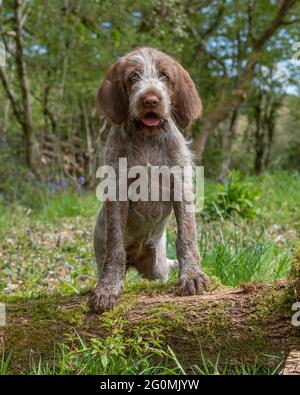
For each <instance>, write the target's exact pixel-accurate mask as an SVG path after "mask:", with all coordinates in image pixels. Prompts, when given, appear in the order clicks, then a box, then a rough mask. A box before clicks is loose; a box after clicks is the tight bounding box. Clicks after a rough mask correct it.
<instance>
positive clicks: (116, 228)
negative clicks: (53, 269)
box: [90, 201, 128, 313]
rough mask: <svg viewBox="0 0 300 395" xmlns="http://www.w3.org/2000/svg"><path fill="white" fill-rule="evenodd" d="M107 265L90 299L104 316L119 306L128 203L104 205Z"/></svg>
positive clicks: (105, 264) (124, 265)
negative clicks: (117, 304)
mask: <svg viewBox="0 0 300 395" xmlns="http://www.w3.org/2000/svg"><path fill="white" fill-rule="evenodd" d="M104 216H105V261H104V265H103V268H102V272H101V273H100V278H99V280H98V283H97V285H96V287H95V288H94V290H93V293H92V296H91V298H90V306H91V307H92V309H93V310H95V311H97V312H99V313H103V312H104V311H108V310H111V309H112V308H113V307H114V306H115V305H116V303H117V301H118V299H119V297H120V295H121V291H122V288H123V281H124V276H125V271H126V253H125V249H124V232H125V227H126V223H127V216H128V203H127V202H110V201H106V202H105V203H104Z"/></svg>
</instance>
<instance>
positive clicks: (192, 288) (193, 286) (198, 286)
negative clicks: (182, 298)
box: [179, 271, 210, 296]
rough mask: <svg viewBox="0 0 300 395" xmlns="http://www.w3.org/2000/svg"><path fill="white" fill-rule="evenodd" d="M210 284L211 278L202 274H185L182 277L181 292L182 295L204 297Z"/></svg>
mask: <svg viewBox="0 0 300 395" xmlns="http://www.w3.org/2000/svg"><path fill="white" fill-rule="evenodd" d="M209 284H210V279H209V277H208V276H207V275H206V274H205V273H203V272H202V271H200V272H192V273H189V274H187V273H185V274H182V275H181V276H180V288H179V292H180V294H181V295H186V296H187V295H202V294H203V292H204V290H207V288H208V286H209Z"/></svg>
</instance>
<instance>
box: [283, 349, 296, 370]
mask: <svg viewBox="0 0 300 395" xmlns="http://www.w3.org/2000/svg"><path fill="white" fill-rule="evenodd" d="M282 373H283V374H284V375H286V376H291V375H293V376H294V375H297V376H298V375H300V351H291V352H290V353H289V355H288V357H287V360H286V363H285V366H284V369H283V372H282Z"/></svg>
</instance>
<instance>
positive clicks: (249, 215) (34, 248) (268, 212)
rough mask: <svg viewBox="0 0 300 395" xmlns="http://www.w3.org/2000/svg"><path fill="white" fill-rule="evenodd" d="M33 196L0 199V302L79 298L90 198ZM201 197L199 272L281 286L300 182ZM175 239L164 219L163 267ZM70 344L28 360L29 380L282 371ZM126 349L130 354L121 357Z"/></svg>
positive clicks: (296, 222)
mask: <svg viewBox="0 0 300 395" xmlns="http://www.w3.org/2000/svg"><path fill="white" fill-rule="evenodd" d="M36 188H37V190H34V189H33V191H32V192H30V193H29V192H28V190H29V188H27V190H26V191H24V192H23V194H22V195H21V196H15V195H12V196H11V198H10V201H9V202H8V201H7V200H5V195H4V194H3V196H2V201H1V200H0V210H1V211H0V212H1V214H0V271H1V277H0V301H2V302H5V303H11V302H13V301H16V300H26V299H31V298H36V297H39V296H41V295H45V294H47V295H49V294H59V295H74V294H75V295H76V294H77V295H78V294H81V293H86V292H87V291H88V290H90V289H91V288H92V286H93V285H94V283H95V276H96V265H95V260H94V256H93V249H92V232H93V225H94V222H95V216H96V214H97V211H98V208H99V205H100V203H99V202H98V201H97V199H96V196H95V194H94V193H84V192H74V191H69V190H66V191H60V192H56V193H50V192H45V190H44V189H43V190H42V191H41V190H40V189H38V187H36ZM249 190H250V191H252V194H250V195H249V193H248V192H249ZM205 194H206V196H205V199H206V203H205V207H204V211H203V212H202V213H201V214H199V215H197V223H198V227H199V229H198V233H199V249H200V252H201V257H202V267H203V268H204V270H205V271H206V273H207V274H208V275H209V276H210V277H211V278H213V280H214V281H213V284H220V285H225V286H229V287H235V286H239V285H241V284H243V283H248V282H272V281H275V280H279V279H282V278H286V277H287V275H288V273H289V270H290V267H291V262H292V257H293V249H295V247H296V246H297V240H299V235H300V175H299V174H297V173H295V174H289V173H286V172H276V173H273V174H270V173H265V174H262V175H261V176H259V177H251V178H249V179H247V180H243V179H239V178H236V179H235V181H234V183H232V184H231V186H230V188H227V189H226V188H225V189H224V188H223V187H222V186H220V185H217V184H215V183H213V182H207V183H206V192H205ZM0 197H1V195H0ZM175 239H176V226H175V223H174V220H172V221H171V224H170V226H169V228H168V254H169V257H170V258H174V257H175ZM177 277H178V272H177V270H175V269H174V270H173V272H172V273H171V276H170V280H169V282H168V284H167V285H161V284H159V283H156V282H154V283H150V282H148V281H145V280H141V279H139V276H138V275H137V273H136V272H135V271H133V270H132V271H129V272H128V273H127V276H126V283H125V290H126V292H133V293H134V292H135V293H139V292H141V291H144V290H147V289H149V290H151V289H155V288H157V289H160V288H161V287H176V283H177ZM156 337H157V336H156ZM70 338H72V342H74V341H75V340H76V344H77V348H76V352H75V353H74V348H72V350H71V349H70V346H69V343H68V342H67V341H66V343H65V344H58V345H57V352H56V354H57V355H56V358H54V360H51V361H47V360H46V361H45V360H42V359H40V360H39V361H38V362H36V360H35V361H34V362H32V363H31V364H30V370H29V373H32V374H66V373H67V374H68V373H69V374H87V373H111V374H113V373H119V374H125V373H135V374H143V373H144V374H151V373H169V374H177V373H183V372H184V371H185V369H186V368H188V369H192V371H193V372H194V373H195V374H212V373H214V374H218V373H220V374H221V373H233V374H259V373H266V374H273V373H277V372H278V370H279V369H280V363H279V364H278V368H277V369H274V368H272V369H271V368H269V367H268V366H267V365H266V366H258V365H253V364H252V365H251V366H248V365H247V364H245V363H240V364H236V365H235V366H234V367H232V365H230V364H229V365H230V366H231V367H230V368H228V367H226V366H224V364H222V366H220V365H219V362H218V359H216V360H215V361H210V360H207V359H206V357H205V355H203V353H202V351H201V348H200V347H199V364H198V365H194V366H193V367H192V368H191V367H186V366H183V365H182V364H181V362H180V361H179V360H178V359H177V357H176V355H175V354H174V352H173V351H172V349H170V348H164V349H162V348H160V344H159V342H158V343H157V344H150V345H149V344H148V343H147V344H146V343H145V342H144V341H143V340H141V341H140V343H139V341H138V340H137V339H124V338H123V337H122V336H121V334H120V333H115V335H112V336H111V337H109V338H108V339H106V340H105V341H103V342H102V343H101V341H99V340H97V339H92V341H91V340H89V341H88V343H87V342H86V340H85V339H83V338H81V337H80V336H79V335H78V334H74V333H70V334H69V340H70ZM74 339H75V340H74ZM131 343H136V344H137V345H136V346H135V347H133V346H132V347H131V346H130V347H129V349H128V344H131ZM108 350H110V351H108ZM149 350H150V351H151V352H149ZM125 354H126V358H125ZM95 355H98V356H99V358H95ZM128 355H129V357H128ZM157 358H159V362H157ZM10 359H11V354H8V353H6V354H3V357H2V361H1V358H0V374H9V373H10V371H11V370H10ZM154 361H155V362H154ZM229 362H230V361H229ZM21 373H26V372H21ZM27 373H28V372H27Z"/></svg>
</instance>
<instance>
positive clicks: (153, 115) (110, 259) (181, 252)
mask: <svg viewBox="0 0 300 395" xmlns="http://www.w3.org/2000/svg"><path fill="white" fill-rule="evenodd" d="M97 104H98V108H99V109H100V111H102V112H103V113H104V115H105V116H106V117H107V118H108V119H109V120H110V121H111V123H112V124H113V127H112V130H111V131H110V134H109V137H108V141H107V145H106V152H105V164H106V165H107V166H110V167H112V168H113V169H114V170H115V173H116V180H117V181H119V180H120V178H121V175H120V168H119V159H120V158H122V159H123V160H124V159H126V161H127V164H128V168H129V169H130V168H134V167H135V166H139V167H141V166H142V167H143V168H145V169H147V172H148V171H149V169H150V170H151V169H157V168H161V167H164V168H167V169H170V168H174V166H175V168H176V169H177V170H178V169H183V168H185V167H191V166H192V158H191V153H190V151H189V149H188V147H187V144H186V141H185V139H184V137H183V135H182V134H181V132H180V131H179V130H180V129H186V128H188V127H189V126H191V124H192V122H193V121H194V120H196V119H197V118H198V117H199V116H200V115H201V111H202V106H201V101H200V99H199V96H198V93H197V90H196V88H195V85H194V83H193V81H192V80H191V78H190V76H189V74H188V73H187V71H186V70H184V68H183V67H182V66H181V65H180V64H179V63H177V62H176V61H175V60H174V59H173V58H171V57H170V56H168V55H166V54H164V53H162V52H160V51H158V50H156V49H153V48H140V49H137V50H134V51H132V52H130V53H128V54H127V55H125V56H124V57H122V58H121V59H120V60H119V61H117V62H116V63H115V64H114V65H113V66H112V67H111V68H110V70H109V71H108V74H107V76H106V78H105V79H104V81H103V82H102V85H101V87H100V89H99V92H98V96H97ZM121 170H122V169H121ZM125 172H126V171H125ZM175 173H176V172H175ZM177 173H178V171H177ZM126 174H127V175H128V172H127V173H126ZM177 178H178V177H177ZM175 180H176V174H173V177H172V180H171V181H170V182H169V184H167V189H169V192H170V199H164V198H163V197H162V194H161V192H162V187H163V184H164V185H165V182H164V181H162V180H161V179H159V181H158V184H156V185H151V187H154V190H156V191H158V192H159V194H158V195H159V198H158V199H154V200H152V199H130V196H129V195H130V194H129V193H128V196H127V199H123V198H122V199H121V198H120V190H118V193H117V195H118V197H117V199H107V200H106V201H105V202H104V204H103V206H102V209H101V211H100V213H99V214H98V217H97V222H96V226H95V231H94V249H95V255H96V260H97V265H98V272H99V279H98V282H97V284H96V286H95V288H94V290H93V292H92V295H91V298H90V305H91V306H92V308H93V309H94V310H96V311H98V312H100V313H101V312H104V311H107V310H110V309H112V308H113V307H114V306H115V304H116V303H117V301H118V299H119V297H120V295H121V291H122V287H123V281H124V276H125V272H126V268H127V267H128V266H134V267H135V268H136V269H137V271H138V272H139V273H140V275H141V276H142V277H144V278H147V279H150V280H156V279H159V280H163V281H166V280H167V278H168V271H169V269H170V267H171V266H173V265H175V264H176V263H177V261H170V260H169V259H167V256H166V227H167V224H168V220H169V218H170V215H171V213H172V210H174V213H175V217H176V222H177V240H176V252H177V260H178V265H179V269H180V274H179V279H180V291H181V294H183V295H196V294H201V293H202V292H203V290H204V289H205V288H206V287H207V286H208V284H209V279H208V277H207V276H206V275H205V274H204V273H203V271H202V270H201V268H200V266H199V261H200V256H199V252H198V248H197V241H196V239H197V237H196V236H197V234H196V222H195V214H194V203H193V199H187V198H186V197H185V196H186V194H185V195H184V196H183V198H182V199H175V197H174V193H175V187H174V184H175ZM127 182H128V185H127V187H128V189H129V188H130V186H132V185H133V183H134V182H136V177H132V178H128V179H127ZM119 185H120V184H119ZM147 186H148V184H147ZM184 186H185V188H186V189H187V190H188V193H187V195H189V194H190V193H192V178H191V176H188V177H187V179H186V180H185V181H184ZM149 188H150V185H149ZM127 191H128V190H126V192H127ZM190 196H191V195H190Z"/></svg>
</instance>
